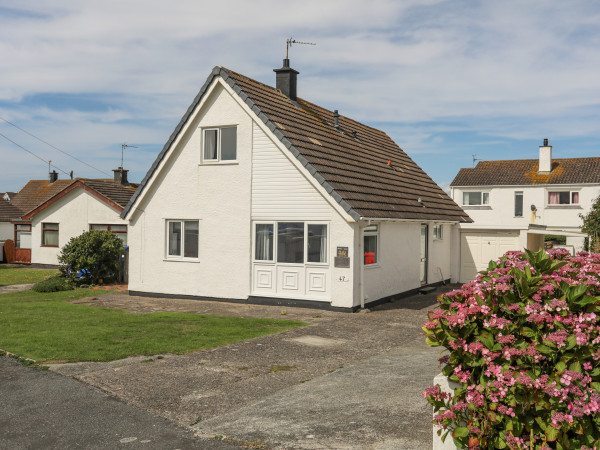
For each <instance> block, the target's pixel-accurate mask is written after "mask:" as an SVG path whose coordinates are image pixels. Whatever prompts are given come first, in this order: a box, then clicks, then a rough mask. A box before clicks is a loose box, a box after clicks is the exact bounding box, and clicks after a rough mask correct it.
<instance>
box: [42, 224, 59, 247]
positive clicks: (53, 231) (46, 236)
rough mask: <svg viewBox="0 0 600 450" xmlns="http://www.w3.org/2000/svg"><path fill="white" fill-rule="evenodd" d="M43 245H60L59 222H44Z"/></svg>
mask: <svg viewBox="0 0 600 450" xmlns="http://www.w3.org/2000/svg"><path fill="white" fill-rule="evenodd" d="M42 247H58V224H57V223H42Z"/></svg>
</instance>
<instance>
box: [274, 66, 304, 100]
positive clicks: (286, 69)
mask: <svg viewBox="0 0 600 450" xmlns="http://www.w3.org/2000/svg"><path fill="white" fill-rule="evenodd" d="M273 72H275V73H276V74H277V75H276V76H275V82H276V84H275V87H277V89H279V90H280V91H281V92H283V94H284V95H285V96H286V97H289V98H290V99H291V100H296V94H297V89H296V88H297V76H298V74H299V73H300V72H298V71H297V70H294V69H292V68H291V67H290V60H289V59H288V58H285V59H284V60H283V67H282V68H281V69H273Z"/></svg>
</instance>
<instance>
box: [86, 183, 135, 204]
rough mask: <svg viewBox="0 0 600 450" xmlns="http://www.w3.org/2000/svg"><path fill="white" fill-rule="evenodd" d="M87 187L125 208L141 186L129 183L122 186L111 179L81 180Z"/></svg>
mask: <svg viewBox="0 0 600 450" xmlns="http://www.w3.org/2000/svg"><path fill="white" fill-rule="evenodd" d="M81 181H82V182H83V183H84V184H85V185H86V186H88V187H90V188H92V189H93V190H95V191H96V192H98V193H100V194H102V195H104V196H105V197H106V198H108V199H109V200H112V201H113V202H115V203H117V204H118V205H120V206H121V207H123V208H124V207H125V205H126V204H127V202H129V199H130V198H131V196H132V195H133V194H134V192H135V190H136V189H137V187H138V186H139V184H136V183H129V184H128V185H122V184H119V183H116V182H115V181H113V180H111V179H87V178H85V179H82V180H81Z"/></svg>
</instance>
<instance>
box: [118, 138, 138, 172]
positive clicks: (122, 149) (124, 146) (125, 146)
mask: <svg viewBox="0 0 600 450" xmlns="http://www.w3.org/2000/svg"><path fill="white" fill-rule="evenodd" d="M126 148H139V147H137V146H135V145H129V144H127V143H125V142H123V143H122V144H121V169H122V168H123V153H125V149H126Z"/></svg>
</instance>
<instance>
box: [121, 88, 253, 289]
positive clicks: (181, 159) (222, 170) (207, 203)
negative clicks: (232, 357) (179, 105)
mask: <svg viewBox="0 0 600 450" xmlns="http://www.w3.org/2000/svg"><path fill="white" fill-rule="evenodd" d="M209 92H210V94H208V96H207V98H206V101H205V102H204V104H203V106H202V107H201V109H200V110H199V111H196V112H195V113H194V114H193V115H192V116H191V117H190V120H189V121H188V123H187V124H186V125H185V127H184V129H183V130H182V135H181V138H180V139H178V140H177V141H176V144H175V147H174V148H172V149H171V151H170V152H169V153H168V156H167V157H166V161H164V162H163V163H162V164H161V168H160V169H159V170H158V171H157V173H156V175H155V177H156V179H155V180H154V181H153V182H152V183H151V184H149V186H148V192H147V193H146V195H145V196H144V198H143V200H142V202H140V204H138V205H136V207H137V212H136V213H134V214H133V216H132V222H131V233H130V239H131V241H130V245H131V248H132V249H134V248H135V250H134V251H132V253H131V255H130V268H129V270H130V277H129V289H130V290H134V291H143V292H156V293H164V294H177V295H197V296H205V297H220V298H238V299H239V298H246V297H247V296H248V295H249V292H250V245H251V223H250V192H251V188H250V182H251V181H250V177H251V153H252V151H251V149H252V120H251V118H250V117H249V116H248V114H247V113H246V112H245V111H244V110H243V109H242V108H241V107H240V105H239V104H238V102H237V101H236V99H234V98H233V97H232V95H231V94H230V93H229V92H228V91H227V90H226V89H223V87H221V85H220V84H216V87H215V88H214V89H213V90H209ZM227 125H236V126H237V161H236V162H234V163H227V164H204V165H203V164H200V146H201V128H202V127H218V126H227ZM167 219H190V220H199V227H200V230H199V257H198V258H197V259H196V260H185V261H182V260H179V261H176V260H170V259H168V258H167V257H166V220H167ZM138 249H139V251H138Z"/></svg>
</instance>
